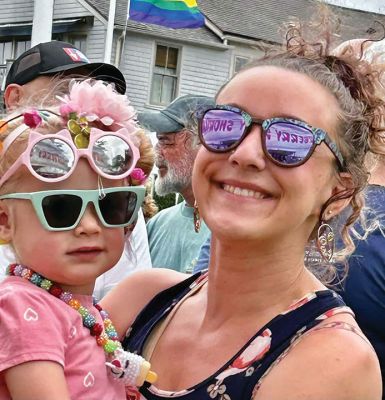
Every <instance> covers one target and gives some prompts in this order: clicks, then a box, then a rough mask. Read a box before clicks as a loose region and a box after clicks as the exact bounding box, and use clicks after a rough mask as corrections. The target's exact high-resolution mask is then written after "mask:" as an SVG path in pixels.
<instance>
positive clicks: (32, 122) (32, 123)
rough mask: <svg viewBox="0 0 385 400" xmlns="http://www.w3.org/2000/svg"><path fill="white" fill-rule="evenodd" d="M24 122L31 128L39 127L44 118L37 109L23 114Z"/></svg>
mask: <svg viewBox="0 0 385 400" xmlns="http://www.w3.org/2000/svg"><path fill="white" fill-rule="evenodd" d="M23 116H24V123H25V124H26V125H27V126H29V127H30V128H37V127H38V126H39V125H40V124H41V121H42V120H43V119H42V118H41V116H40V115H39V113H38V112H37V111H36V110H32V111H27V112H25V113H24V114H23Z"/></svg>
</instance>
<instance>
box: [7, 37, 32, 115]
mask: <svg viewBox="0 0 385 400" xmlns="http://www.w3.org/2000/svg"><path fill="white" fill-rule="evenodd" d="M30 47H31V40H30V38H29V37H24V38H17V39H16V38H12V37H10V38H7V39H3V40H1V41H0V90H1V91H2V90H3V89H4V85H5V77H6V75H7V61H8V62H9V63H8V68H9V67H10V65H11V64H10V62H12V61H13V60H15V59H16V58H17V57H19V55H20V54H21V53H24V52H25V51H26V50H28V49H29V48H30ZM0 112H1V111H0Z"/></svg>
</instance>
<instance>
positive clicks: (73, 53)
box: [63, 47, 90, 63]
mask: <svg viewBox="0 0 385 400" xmlns="http://www.w3.org/2000/svg"><path fill="white" fill-rule="evenodd" d="M63 50H64V51H65V52H66V53H67V55H68V56H69V57H70V58H71V60H72V61H74V62H86V63H89V62H90V60H89V59H88V58H87V57H86V56H85V55H84V54H83V53H82V52H81V51H80V50H78V49H74V48H71V47H63Z"/></svg>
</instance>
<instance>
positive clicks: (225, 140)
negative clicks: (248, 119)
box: [201, 110, 245, 150]
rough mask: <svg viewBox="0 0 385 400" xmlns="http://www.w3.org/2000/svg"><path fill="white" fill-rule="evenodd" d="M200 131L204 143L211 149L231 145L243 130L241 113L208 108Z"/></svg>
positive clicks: (225, 147) (221, 148)
mask: <svg viewBox="0 0 385 400" xmlns="http://www.w3.org/2000/svg"><path fill="white" fill-rule="evenodd" d="M201 130H202V131H201V133H202V136H203V139H204V142H205V144H206V145H207V146H208V147H209V148H211V149H213V150H226V149H228V148H230V147H231V146H233V145H234V144H235V143H236V142H237V141H238V140H239V139H240V138H241V137H242V134H243V132H244V130H245V121H244V119H243V117H242V115H240V114H238V113H236V112H234V111H228V110H209V111H208V112H206V114H205V115H204V117H203V119H202V124H201Z"/></svg>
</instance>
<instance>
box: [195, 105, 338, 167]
mask: <svg viewBox="0 0 385 400" xmlns="http://www.w3.org/2000/svg"><path fill="white" fill-rule="evenodd" d="M218 107H220V106H218ZM252 124H257V125H260V126H261V127H262V147H263V151H264V153H265V155H266V156H267V157H268V158H269V159H270V160H271V161H273V162H274V163H275V164H277V165H281V166H286V167H294V166H298V165H301V164H303V163H304V162H305V161H306V160H307V159H308V158H309V157H310V156H311V154H312V153H313V151H314V148H315V147H316V146H317V145H318V144H320V143H321V142H322V141H325V144H326V145H327V146H328V147H329V149H330V150H331V151H332V152H333V154H334V156H335V157H336V158H337V161H338V163H339V165H340V166H342V165H343V158H342V155H341V154H340V152H339V151H338V148H337V146H336V144H335V143H333V142H332V141H331V139H330V138H329V137H328V135H327V133H326V132H324V131H323V130H322V129H319V128H317V129H316V128H312V127H311V126H309V125H308V124H306V123H305V122H303V121H300V120H295V119H291V118H271V119H267V120H259V119H256V118H252V117H251V116H250V115H248V114H247V113H246V112H243V111H242V110H239V109H236V108H234V107H231V106H223V109H222V108H216V109H211V110H208V111H206V112H205V113H204V114H203V116H202V117H201V119H200V125H199V129H200V131H199V133H200V137H201V140H202V143H203V145H204V146H205V147H206V148H207V149H208V150H210V151H214V152H227V151H229V150H232V149H234V148H235V147H237V146H238V145H239V144H240V143H241V142H242V140H243V139H244V138H245V137H246V135H247V133H248V132H249V131H250V129H251V126H252Z"/></svg>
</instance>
